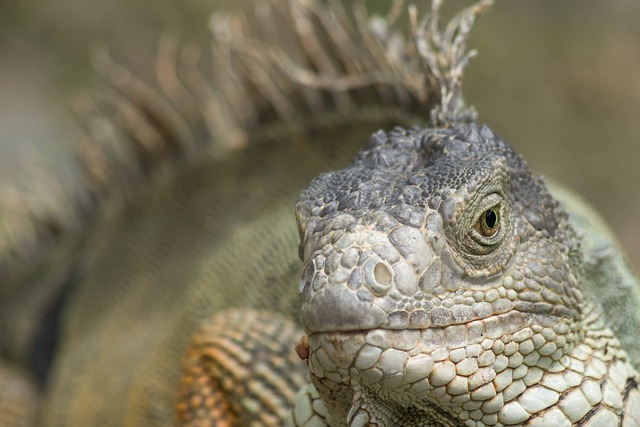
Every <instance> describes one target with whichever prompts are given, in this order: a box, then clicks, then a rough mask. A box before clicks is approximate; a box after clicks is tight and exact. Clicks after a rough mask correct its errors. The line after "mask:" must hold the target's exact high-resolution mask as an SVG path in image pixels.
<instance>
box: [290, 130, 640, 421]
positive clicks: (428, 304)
mask: <svg viewBox="0 0 640 427" xmlns="http://www.w3.org/2000/svg"><path fill="white" fill-rule="evenodd" d="M490 209H493V211H494V212H497V213H498V219H497V226H496V229H495V230H493V231H492V232H491V233H488V234H491V235H489V236H487V235H483V234H482V231H481V224H482V221H483V218H484V217H483V215H485V212H487V211H488V210H490ZM297 217H298V220H299V226H300V228H301V230H302V235H303V243H302V245H303V250H302V253H303V254H304V255H303V259H304V263H305V270H304V272H303V276H302V280H301V283H300V292H301V296H302V317H303V322H304V324H305V327H306V329H307V333H308V334H309V339H308V342H309V359H308V365H309V371H310V374H311V380H312V383H313V384H314V386H315V388H316V390H317V393H318V396H319V398H320V399H321V401H322V404H323V405H324V406H325V412H326V413H327V416H326V418H325V420H326V423H327V424H328V425H331V426H343V425H350V426H356V425H358V426H359V425H380V426H392V425H421V426H446V425H467V426H482V425H497V426H504V425H520V424H523V423H525V424H527V425H571V424H575V425H590V426H595V425H614V424H616V423H617V422H620V423H621V425H637V423H638V417H639V416H640V412H639V411H640V392H639V391H638V381H639V380H640V378H639V377H638V373H637V371H636V370H635V368H634V367H633V366H632V363H631V361H630V358H629V353H628V350H629V349H628V348H625V347H623V346H622V345H621V343H620V341H619V339H618V337H622V336H623V335H625V334H626V333H625V332H624V331H621V330H620V329H618V330H614V329H616V327H615V326H614V324H613V323H610V322H608V321H607V319H606V318H605V313H604V312H603V309H602V306H601V305H600V299H599V298H598V296H597V295H596V294H594V293H593V290H594V288H593V287H592V286H591V285H589V282H590V281H592V279H591V278H590V277H589V268H588V267H587V264H586V258H587V257H588V256H589V255H588V254H586V253H585V252H584V250H585V248H584V247H583V244H582V241H581V240H582V235H581V232H583V231H590V230H584V229H582V230H579V229H577V228H576V224H575V218H570V217H569V214H568V213H567V212H566V211H565V209H564V207H563V206H561V205H559V204H558V202H557V201H556V200H555V199H554V198H553V197H552V196H551V195H550V193H549V192H548V191H547V189H546V185H545V183H544V182H543V181H542V180H541V179H540V178H537V177H534V176H533V175H532V174H531V173H530V172H529V170H528V168H527V166H526V164H525V163H524V161H523V160H522V159H521V158H520V157H519V156H518V155H517V154H515V153H514V152H513V151H512V149H511V148H510V147H509V146H508V145H507V144H506V143H505V142H503V141H502V140H500V138H498V137H497V136H496V135H495V134H494V133H493V132H492V131H491V130H490V129H489V128H487V127H485V126H477V125H474V124H472V125H454V126H452V127H449V128H415V129H410V130H405V129H402V128H397V129H394V130H393V131H391V132H389V133H385V132H378V133H376V134H374V135H373V136H372V137H371V138H370V140H369V142H368V143H367V145H366V146H365V147H364V148H363V150H362V151H361V152H360V153H359V154H358V156H357V157H356V159H355V160H354V161H353V163H352V164H351V165H350V166H348V167H347V168H345V169H343V170H340V171H337V172H331V173H326V174H323V175H320V176H319V177H318V178H316V179H315V180H314V181H312V183H311V184H310V185H309V187H308V188H307V189H306V190H305V191H304V192H303V193H302V195H301V197H300V200H299V202H298V205H297ZM603 279H604V280H607V279H608V278H607V277H604V278H603ZM605 285H606V282H605V283H599V284H598V286H600V289H602V287H603V286H605ZM635 286H636V287H637V281H636V282H635ZM632 334H633V335H635V332H632ZM633 345H635V344H633ZM314 399H316V400H317V398H315V397H314V396H312V395H310V394H309V393H307V394H306V395H304V394H303V396H302V397H300V398H299V400H298V401H299V402H300V403H299V404H300V405H302V406H303V407H304V406H308V404H309V402H310V401H313V400H314ZM318 404H319V403H318ZM297 423H298V425H307V424H306V423H305V422H304V420H301V422H297Z"/></svg>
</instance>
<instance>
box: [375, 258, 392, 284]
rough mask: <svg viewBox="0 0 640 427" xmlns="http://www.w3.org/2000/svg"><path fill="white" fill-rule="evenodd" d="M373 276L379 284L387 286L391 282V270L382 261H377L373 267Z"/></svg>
mask: <svg viewBox="0 0 640 427" xmlns="http://www.w3.org/2000/svg"><path fill="white" fill-rule="evenodd" d="M373 277H374V278H375V279H376V282H378V283H379V284H381V285H384V286H389V285H390V284H391V271H389V267H387V266H386V265H385V264H384V263H381V262H379V263H377V264H376V266H375V267H374V268H373Z"/></svg>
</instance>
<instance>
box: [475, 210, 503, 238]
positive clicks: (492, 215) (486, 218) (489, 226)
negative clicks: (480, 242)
mask: <svg viewBox="0 0 640 427" xmlns="http://www.w3.org/2000/svg"><path fill="white" fill-rule="evenodd" d="M476 230H477V231H478V232H479V233H480V234H482V235H483V236H484V237H493V236H495V235H496V234H497V233H498V231H499V230H500V210H499V209H498V207H497V206H494V207H492V208H490V209H487V210H486V211H484V213H483V214H482V215H480V218H478V221H477V222H476Z"/></svg>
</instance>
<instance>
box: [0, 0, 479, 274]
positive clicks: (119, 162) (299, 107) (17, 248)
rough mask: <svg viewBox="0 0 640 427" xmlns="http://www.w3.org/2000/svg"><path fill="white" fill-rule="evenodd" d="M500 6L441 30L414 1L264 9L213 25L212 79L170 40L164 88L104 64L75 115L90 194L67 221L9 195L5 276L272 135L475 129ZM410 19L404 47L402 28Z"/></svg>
mask: <svg viewBox="0 0 640 427" xmlns="http://www.w3.org/2000/svg"><path fill="white" fill-rule="evenodd" d="M490 3H491V0H481V1H479V2H478V3H476V4H475V5H473V6H472V7H470V8H468V9H465V10H463V11H461V12H460V13H458V14H457V15H456V16H455V17H454V18H453V19H452V20H451V21H450V22H449V23H448V24H447V25H446V26H444V28H440V24H441V23H440V19H439V12H440V5H441V0H433V1H432V6H431V11H430V12H429V13H426V14H425V15H424V16H423V18H421V19H420V18H419V16H418V12H417V9H416V8H415V7H414V6H409V7H405V5H404V2H403V1H402V0H396V1H394V2H392V5H391V7H390V9H389V12H388V14H387V16H386V17H375V16H369V12H368V11H367V9H366V7H365V6H364V3H363V2H357V3H356V4H355V6H353V8H352V10H347V9H345V8H344V6H343V5H342V4H341V2H339V1H330V2H329V4H328V5H327V4H324V3H322V2H320V1H318V0H299V1H289V2H287V1H285V0H273V1H269V2H256V6H255V13H254V14H252V15H251V16H248V15H242V14H220V13H215V14H213V15H212V17H211V19H210V28H211V31H212V34H213V39H214V41H213V44H212V49H211V54H212V56H213V58H212V59H213V61H212V62H213V69H212V70H208V71H202V67H201V65H200V63H201V62H202V60H201V57H202V56H203V54H202V52H201V51H200V50H199V49H197V48H195V47H194V46H190V45H187V46H184V47H180V46H179V43H178V42H177V41H176V39H175V38H172V37H170V36H164V37H162V38H161V40H160V44H159V54H158V56H157V61H156V64H155V69H156V75H157V85H156V88H153V87H152V86H150V85H147V84H145V83H144V82H142V81H141V80H140V79H138V78H136V77H135V76H134V75H132V74H131V73H130V72H129V71H128V70H126V69H125V68H123V67H121V66H119V65H117V64H115V63H114V62H113V61H112V60H111V59H110V58H109V56H108V55H107V54H106V53H105V52H104V51H98V52H97V53H96V55H95V62H96V68H97V70H98V71H99V72H100V73H101V74H102V75H103V76H104V77H105V79H106V80H107V82H108V83H109V86H111V87H112V90H107V91H102V92H97V93H91V94H89V93H85V94H83V95H81V96H79V97H77V98H76V99H75V100H74V102H73V107H74V109H75V111H76V112H77V113H78V114H79V116H80V122H81V123H82V124H83V126H84V128H85V131H86V134H87V137H86V138H84V139H83V140H82V141H80V144H79V149H78V150H77V158H78V165H79V169H80V171H79V172H78V173H77V175H78V176H77V181H78V182H80V183H81V184H80V185H78V186H77V188H75V189H73V191H71V190H65V191H64V193H65V194H68V196H67V197H65V198H64V203H62V202H61V204H62V205H64V206H65V208H64V209H59V208H56V206H58V205H60V203H58V204H55V203H53V204H52V203H44V202H43V203H38V202H37V200H38V198H42V199H45V198H46V196H45V195H46V194H49V192H48V191H46V190H45V191H42V192H38V194H40V195H37V196H33V195H27V192H26V191H21V190H16V191H11V192H9V191H4V192H2V193H0V194H5V195H6V194H9V196H7V197H2V199H1V200H0V202H2V205H3V213H2V215H0V222H1V225H2V227H1V228H0V230H2V231H0V269H1V272H2V274H3V277H5V278H6V280H7V281H8V282H12V281H14V279H12V278H11V277H10V276H9V273H8V272H10V271H11V272H13V271H16V270H20V269H21V267H20V266H22V267H24V268H25V270H31V269H32V267H28V266H30V265H33V260H36V259H40V258H41V257H42V255H44V254H45V253H47V252H48V250H49V248H50V247H51V246H52V245H57V244H58V243H57V242H58V241H59V240H60V239H61V238H62V237H65V238H66V237H67V236H68V235H69V236H71V237H73V236H76V237H77V236H78V235H79V234H80V233H82V230H83V227H85V226H86V225H88V224H90V223H91V222H92V221H93V220H94V218H95V217H96V213H98V212H102V211H104V210H105V208H106V207H108V208H110V209H108V210H109V211H111V212H113V211H119V210H120V207H122V206H126V204H127V203H128V202H129V201H130V200H132V199H133V197H134V196H135V195H136V194H138V193H139V192H140V191H142V190H143V189H144V188H146V187H149V186H152V185H154V184H157V182H158V181H159V180H166V179H168V178H170V177H172V176H175V175H176V174H177V173H180V172H181V171H183V170H185V169H186V168H188V167H192V166H193V165H194V164H196V163H202V162H206V161H212V160H216V159H224V157H225V156H226V154H227V153H229V152H230V151H234V150H238V149H241V148H242V147H244V146H247V145H251V144H255V143H259V142H260V141H261V140H263V139H265V135H266V136H270V137H273V136H277V135H278V134H282V133H291V132H300V133H304V132H308V131H311V130H312V129H318V128H322V127H323V126H331V125H332V124H335V123H350V122H354V121H358V120H365V119H366V120H371V118H372V117H373V118H374V119H375V118H376V117H380V118H381V119H389V118H397V119H398V124H400V125H408V124H416V123H420V124H424V123H425V122H430V123H431V125H435V126H449V125H452V124H455V123H460V122H473V121H474V120H475V112H474V111H473V109H471V108H468V107H466V106H465V105H464V103H463V100H462V93H461V79H462V74H463V69H464V67H465V65H466V64H467V62H468V60H469V58H471V57H472V56H473V55H474V53H475V52H474V51H470V52H467V51H466V41H467V38H468V35H469V31H470V29H471V26H472V24H473V22H474V21H475V19H476V18H477V16H478V15H479V14H480V13H481V12H482V11H483V10H485V9H486V7H487V6H488V5H489V4H490ZM405 11H406V13H407V15H408V18H409V29H408V31H407V32H406V34H405V31H403V30H401V29H400V28H399V27H400V24H399V22H400V21H402V19H401V18H402V16H403V13H405ZM47 182H49V183H50V185H56V183H59V182H61V180H58V179H55V178H54V179H52V180H47ZM33 200H36V201H35V202H31V201H33ZM27 201H30V202H28V203H27ZM30 206H32V207H30ZM16 207H20V208H19V209H18V208H16ZM114 207H115V209H114ZM71 237H70V238H71ZM71 240H74V239H71ZM27 267H28V268H27Z"/></svg>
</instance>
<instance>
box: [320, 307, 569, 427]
mask: <svg viewBox="0 0 640 427" xmlns="http://www.w3.org/2000/svg"><path fill="white" fill-rule="evenodd" d="M537 317H538V315H536V314H532V313H521V312H518V311H515V310H514V311H511V312H509V313H505V314H500V315H494V316H490V317H488V318H486V319H482V320H477V321H474V322H470V323H467V324H461V325H453V326H447V327H441V328H427V329H413V330H411V329H409V330H389V329H371V330H360V331H339V332H320V333H311V334H310V335H309V351H310V357H309V361H308V362H309V370H310V373H311V379H312V381H313V383H314V385H315V387H316V389H317V390H318V392H319V394H320V396H321V397H322V399H323V401H324V403H325V405H327V406H328V408H329V409H330V411H329V412H330V413H331V414H336V419H338V418H339V419H342V420H348V422H347V425H351V426H359V425H371V424H373V425H380V426H386V425H388V426H391V425H429V426H439V425H443V426H445V425H446V426H449V425H454V426H455V425H464V424H465V421H467V420H469V419H473V418H475V417H479V418H478V419H477V421H480V422H484V424H486V425H491V424H494V423H495V422H496V421H497V420H498V417H499V416H500V415H499V411H500V409H501V408H502V407H503V406H504V404H505V403H506V402H507V401H508V400H509V399H510V398H511V395H512V394H513V392H514V391H510V390H509V386H510V385H512V384H513V383H514V377H517V378H524V377H526V376H528V378H533V377H534V376H535V374H536V372H538V371H540V370H541V369H549V368H550V367H552V366H560V365H561V364H562V363H565V360H564V359H563V358H564V356H565V354H564V351H561V350H560V349H558V351H554V352H549V351H548V350H553V348H552V346H547V347H548V350H543V351H542V353H545V354H541V353H540V352H539V351H534V348H537V349H541V348H542V347H543V346H544V345H545V344H546V342H542V341H541V340H540V338H534V337H543V335H546V336H549V335H550V334H549V332H548V331H547V330H550V329H553V328H554V324H553V323H556V324H558V322H557V319H556V320H549V318H548V317H547V322H545V323H548V324H547V325H546V326H540V325H539V324H538V321H539V319H538V318H537ZM556 329H557V330H558V331H561V330H563V328H559V327H556ZM534 341H535V342H534ZM520 366H523V367H522V368H520ZM480 408H482V411H478V410H479V409H480ZM483 418H486V419H485V420H484V421H483ZM412 420H419V422H418V421H415V422H414V421H412ZM331 425H334V424H331ZM335 425H344V424H342V423H336V424H335Z"/></svg>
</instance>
